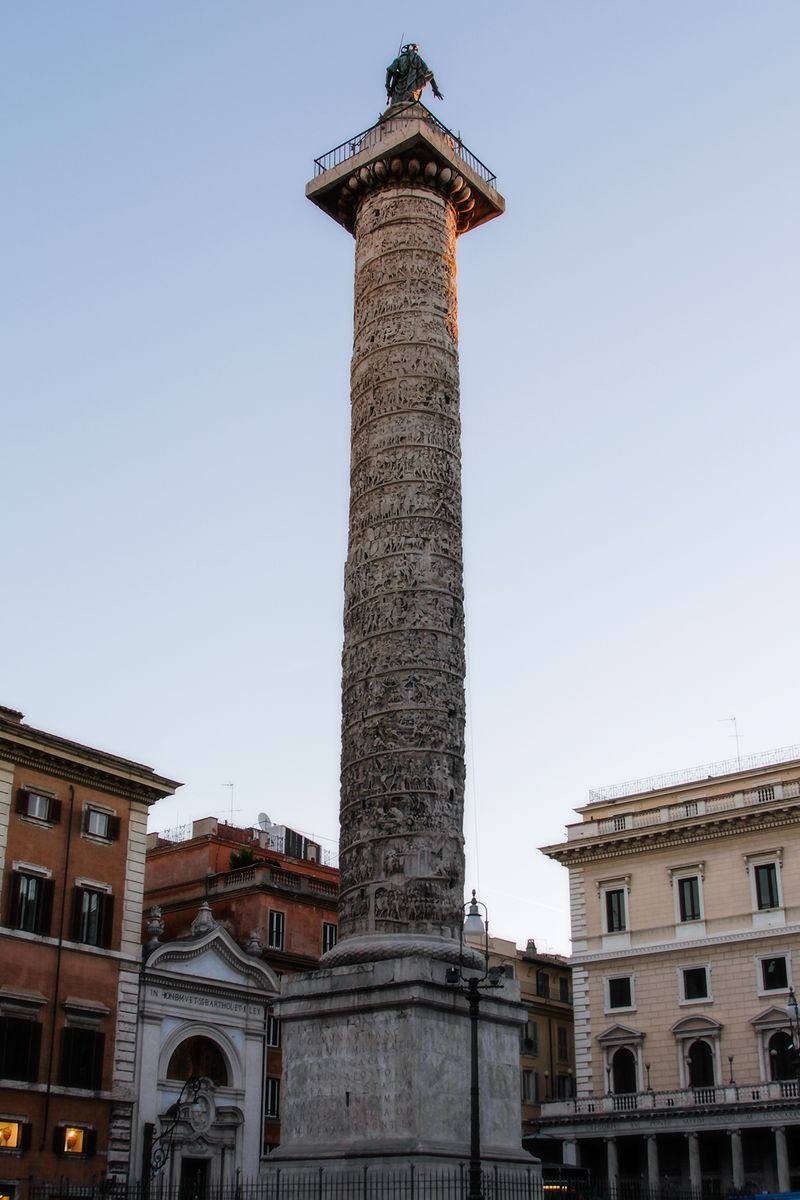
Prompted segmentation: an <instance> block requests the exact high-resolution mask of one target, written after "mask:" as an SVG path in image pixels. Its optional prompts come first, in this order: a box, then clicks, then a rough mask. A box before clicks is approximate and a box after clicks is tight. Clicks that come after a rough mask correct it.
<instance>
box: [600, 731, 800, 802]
mask: <svg viewBox="0 0 800 1200" xmlns="http://www.w3.org/2000/svg"><path fill="white" fill-rule="evenodd" d="M798 758H800V746H798V745H795V746H779V747H778V749H777V750H762V751H761V752H760V753H758V754H745V755H742V756H740V757H738V758H723V759H720V760H719V761H718V762H711V763H704V764H703V765H702V766H699V767H684V768H683V770H681V771H672V772H670V773H669V774H666V775H648V776H647V777H646V778H643V779H629V780H628V781H627V782H626V783H609V784H608V785H607V786H606V787H600V788H590V789H589V803H590V804H594V803H596V802H598V801H600V800H615V799H618V798H619V797H622V796H635V795H637V794H638V793H639V792H654V791H658V790H660V789H661V788H668V787H679V786H680V785H681V784H683V783H699V782H700V781H701V780H703V779H711V778H713V777H714V776H715V775H732V774H734V773H735V772H736V771H752V770H756V769H757V768H758V767H771V766H774V765H775V764H776V763H782V762H793V761H794V760H795V759H798Z"/></svg>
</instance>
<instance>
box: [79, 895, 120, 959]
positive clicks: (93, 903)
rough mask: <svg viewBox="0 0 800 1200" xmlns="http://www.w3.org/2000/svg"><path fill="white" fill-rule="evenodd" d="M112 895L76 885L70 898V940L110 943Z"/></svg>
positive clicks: (95, 943) (86, 944) (95, 944)
mask: <svg viewBox="0 0 800 1200" xmlns="http://www.w3.org/2000/svg"><path fill="white" fill-rule="evenodd" d="M113 920H114V897H113V896H112V895H111V893H110V892H103V891H100V890H99V889H95V888H90V887H82V886H80V887H76V888H75V890H74V893H73V899H72V940H73V941H74V942H82V943H83V944H84V945H85V946H102V947H108V946H110V945H111V932H112V926H113Z"/></svg>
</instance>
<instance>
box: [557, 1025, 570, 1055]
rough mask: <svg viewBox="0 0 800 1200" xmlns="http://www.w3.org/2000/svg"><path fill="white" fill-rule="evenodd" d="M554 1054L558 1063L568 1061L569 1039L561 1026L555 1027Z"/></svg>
mask: <svg viewBox="0 0 800 1200" xmlns="http://www.w3.org/2000/svg"><path fill="white" fill-rule="evenodd" d="M556 1053H557V1055H558V1061H559V1062H568V1061H569V1037H568V1034H567V1030H566V1029H565V1027H564V1026H563V1025H558V1026H556Z"/></svg>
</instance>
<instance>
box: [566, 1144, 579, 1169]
mask: <svg viewBox="0 0 800 1200" xmlns="http://www.w3.org/2000/svg"><path fill="white" fill-rule="evenodd" d="M563 1155H564V1163H565V1165H566V1166H569V1167H578V1166H580V1161H581V1158H580V1152H579V1150H578V1143H577V1141H572V1140H570V1141H566V1142H564V1145H563Z"/></svg>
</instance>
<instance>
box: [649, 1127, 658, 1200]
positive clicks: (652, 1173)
mask: <svg viewBox="0 0 800 1200" xmlns="http://www.w3.org/2000/svg"><path fill="white" fill-rule="evenodd" d="M660 1182H661V1181H660V1176H659V1172H658V1138H657V1137H656V1135H655V1134H654V1133H650V1134H648V1136H647V1186H648V1187H649V1189H650V1191H651V1192H655V1191H657V1189H658V1188H659V1186H660Z"/></svg>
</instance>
